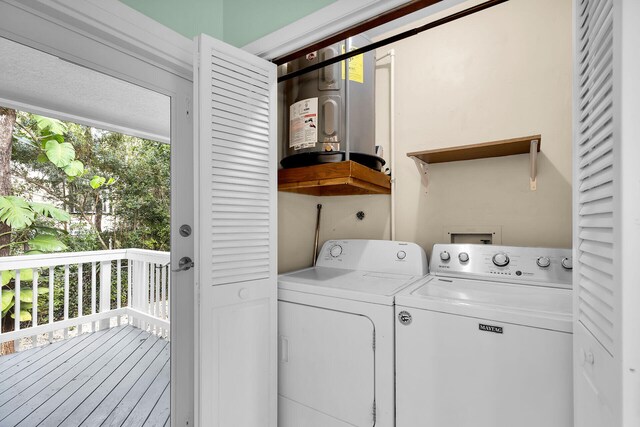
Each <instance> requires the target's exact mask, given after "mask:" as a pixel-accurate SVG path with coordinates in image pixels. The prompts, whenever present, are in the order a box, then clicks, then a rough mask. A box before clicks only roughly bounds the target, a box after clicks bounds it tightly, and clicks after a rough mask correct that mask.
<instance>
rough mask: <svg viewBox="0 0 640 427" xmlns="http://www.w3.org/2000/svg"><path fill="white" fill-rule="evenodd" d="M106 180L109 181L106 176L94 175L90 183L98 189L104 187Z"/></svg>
mask: <svg viewBox="0 0 640 427" xmlns="http://www.w3.org/2000/svg"><path fill="white" fill-rule="evenodd" d="M106 182H107V179H106V178H105V177H103V176H98V175H94V176H93V178H91V181H89V185H91V188H93V189H94V190H97V189H98V188H100V187H102V186H103V185H104V184H105V183H106Z"/></svg>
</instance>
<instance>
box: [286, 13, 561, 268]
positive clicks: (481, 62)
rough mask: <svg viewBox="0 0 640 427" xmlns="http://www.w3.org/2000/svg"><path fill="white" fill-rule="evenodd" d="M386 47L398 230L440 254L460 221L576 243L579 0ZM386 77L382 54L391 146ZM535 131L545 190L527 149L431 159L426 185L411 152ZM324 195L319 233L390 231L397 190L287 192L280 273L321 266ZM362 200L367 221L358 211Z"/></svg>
mask: <svg viewBox="0 0 640 427" xmlns="http://www.w3.org/2000/svg"><path fill="white" fill-rule="evenodd" d="M473 3H477V2H469V3H466V4H465V5H463V7H464V6H467V7H468V6H469V5H470V4H473ZM432 19H434V18H430V19H429V20H432ZM424 22H426V21H422V22H417V23H415V24H412V25H411V27H414V26H418V25H420V24H421V23H424ZM383 37H386V35H385V36H383ZM388 49H394V50H395V55H396V114H395V117H396V141H397V153H398V155H397V167H396V169H397V170H396V180H397V191H396V197H397V210H396V213H397V218H396V227H397V234H396V239H397V240H406V241H415V242H417V243H418V244H420V245H421V246H423V247H424V248H425V250H427V252H428V253H430V248H431V246H432V245H433V244H434V243H437V242H440V241H442V240H443V230H445V229H447V228H449V227H451V226H457V227H460V226H465V227H479V228H482V227H483V226H485V227H487V228H495V227H496V226H498V227H500V229H501V231H502V243H503V244H506V245H523V246H550V247H570V245H571V0H511V1H509V2H507V3H504V4H501V5H499V6H496V7H494V8H492V9H490V10H487V11H483V12H480V13H478V14H476V15H473V16H470V17H466V18H464V19H462V20H459V21H456V22H453V23H449V24H446V25H444V26H442V27H439V28H436V29H433V30H430V31H427V32H425V33H422V34H420V35H418V36H415V37H411V38H409V39H406V40H403V41H401V42H398V43H396V44H395V45H391V46H388V47H385V48H384V50H382V51H380V52H379V55H383V54H384V53H386V51H387V50H388ZM388 81H389V73H388V67H387V66H385V65H384V62H383V61H381V63H380V65H379V67H378V72H377V87H376V102H377V105H376V115H377V117H376V131H377V144H381V145H387V144H388V139H389V138H388V122H389V110H388V107H389V96H388V87H389V83H388ZM537 133H540V134H542V152H541V155H540V156H539V165H538V189H537V191H530V190H529V156H528V155H526V154H525V155H518V156H510V157H503V158H494V159H483V160H472V161H465V162H455V163H444V164H436V165H431V166H430V184H429V188H428V192H427V193H425V189H424V187H423V186H422V184H421V181H420V175H419V173H418V170H417V168H416V166H415V164H414V162H413V160H412V159H409V158H407V157H406V155H405V154H406V153H407V152H411V151H419V150H426V149H433V148H442V147H447V146H456V145H466V144H473V143H479V142H485V141H491V140H497V139H506V138H513V137H519V136H526V135H532V134H537ZM385 152H386V153H387V154H388V149H387V150H385ZM317 203H322V205H323V221H322V232H321V236H320V241H321V243H322V242H324V241H325V240H327V239H331V238H389V205H390V202H389V196H347V197H345V196H343V197H329V198H326V197H325V198H316V197H310V196H300V195H295V194H284V193H280V198H279V209H280V215H279V226H280V233H279V268H280V271H281V272H284V271H289V270H292V269H296V268H301V267H305V266H309V265H310V264H311V260H312V258H311V253H312V245H313V235H314V226H315V213H316V204H317ZM359 210H362V211H364V212H365V214H366V216H365V219H364V220H363V221H359V220H357V219H356V217H355V213H356V212H357V211H359Z"/></svg>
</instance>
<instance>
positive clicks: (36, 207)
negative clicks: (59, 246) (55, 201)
mask: <svg viewBox="0 0 640 427" xmlns="http://www.w3.org/2000/svg"><path fill="white" fill-rule="evenodd" d="M31 209H33V211H34V212H36V213H39V214H40V215H44V216H48V217H51V218H53V219H55V220H58V221H63V222H68V221H69V220H70V219H71V215H69V212H67V211H65V210H63V209H59V208H56V207H55V206H53V205H50V204H48V203H36V202H31Z"/></svg>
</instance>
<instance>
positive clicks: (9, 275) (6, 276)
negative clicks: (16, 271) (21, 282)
mask: <svg viewBox="0 0 640 427" xmlns="http://www.w3.org/2000/svg"><path fill="white" fill-rule="evenodd" d="M0 276H1V277H2V286H4V285H7V284H9V282H10V281H11V279H13V271H6V270H5V271H3V272H2V273H0Z"/></svg>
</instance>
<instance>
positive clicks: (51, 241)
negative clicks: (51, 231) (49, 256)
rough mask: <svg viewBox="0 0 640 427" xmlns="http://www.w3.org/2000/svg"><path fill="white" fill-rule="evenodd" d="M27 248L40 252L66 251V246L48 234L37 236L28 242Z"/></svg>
mask: <svg viewBox="0 0 640 427" xmlns="http://www.w3.org/2000/svg"><path fill="white" fill-rule="evenodd" d="M28 243H29V246H30V247H31V248H33V249H34V250H37V251H42V252H60V251H64V250H65V249H67V245H65V244H64V243H62V242H61V241H60V240H58V239H57V238H56V237H55V236H51V235H48V234H38V235H36V236H35V237H34V238H33V239H31V240H29V242H28Z"/></svg>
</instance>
